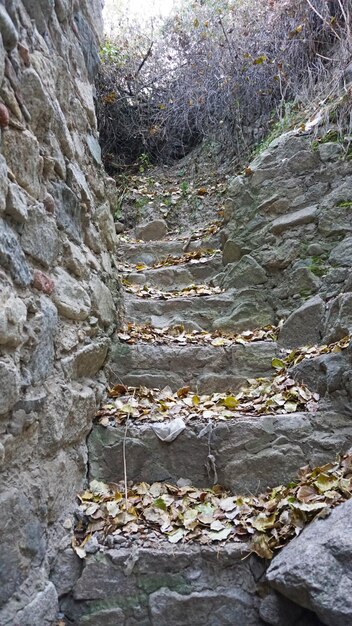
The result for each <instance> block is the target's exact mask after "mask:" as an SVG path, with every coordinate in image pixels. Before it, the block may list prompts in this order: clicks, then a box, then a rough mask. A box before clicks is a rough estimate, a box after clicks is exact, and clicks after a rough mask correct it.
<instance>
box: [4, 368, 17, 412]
mask: <svg viewBox="0 0 352 626" xmlns="http://www.w3.org/2000/svg"><path fill="white" fill-rule="evenodd" d="M0 389H1V395H0V415H4V414H6V413H8V412H9V411H10V410H11V409H12V407H13V406H14V405H15V404H16V402H17V400H18V398H19V395H20V385H19V376H18V372H17V369H16V367H15V365H14V363H13V361H10V360H5V359H2V360H1V361H0Z"/></svg>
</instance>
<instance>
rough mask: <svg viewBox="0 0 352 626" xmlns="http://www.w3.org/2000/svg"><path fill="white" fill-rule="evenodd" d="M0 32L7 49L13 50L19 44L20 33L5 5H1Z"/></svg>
mask: <svg viewBox="0 0 352 626" xmlns="http://www.w3.org/2000/svg"><path fill="white" fill-rule="evenodd" d="M0 33H1V37H2V41H3V44H4V46H5V49H6V50H7V51H8V52H11V50H13V49H14V48H15V47H16V46H17V42H18V33H17V30H16V28H15V26H14V23H13V22H12V20H11V18H10V16H9V14H8V12H7V11H6V9H5V7H4V6H3V5H0Z"/></svg>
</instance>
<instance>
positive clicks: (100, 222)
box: [94, 203, 117, 251]
mask: <svg viewBox="0 0 352 626" xmlns="http://www.w3.org/2000/svg"><path fill="white" fill-rule="evenodd" d="M94 221H95V222H96V224H97V226H98V229H99V232H100V235H101V238H102V240H103V241H104V243H105V245H106V247H107V249H108V250H112V251H113V250H115V248H116V245H117V236H116V232H115V224H114V219H113V217H112V215H111V211H110V206H109V204H108V203H105V204H103V205H102V206H100V207H99V208H98V209H97V210H96V211H95V214H94Z"/></svg>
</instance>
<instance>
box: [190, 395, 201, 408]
mask: <svg viewBox="0 0 352 626" xmlns="http://www.w3.org/2000/svg"><path fill="white" fill-rule="evenodd" d="M192 402H193V404H194V406H198V405H199V403H200V397H199V396H193V398H192Z"/></svg>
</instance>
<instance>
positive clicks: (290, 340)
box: [278, 296, 325, 348]
mask: <svg viewBox="0 0 352 626" xmlns="http://www.w3.org/2000/svg"><path fill="white" fill-rule="evenodd" d="M324 314H325V304H324V302H323V300H322V299H321V297H320V296H314V297H313V298H310V299H309V300H307V301H306V302H305V303H304V304H302V306H300V307H299V308H298V309H296V310H295V311H293V313H291V315H290V316H289V317H288V318H287V320H286V322H285V323H284V325H283V326H282V328H281V331H280V334H279V340H278V341H279V344H280V345H282V346H284V347H285V348H297V347H299V346H306V345H315V344H317V343H319V342H320V341H321V339H322V334H323V323H324Z"/></svg>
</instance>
